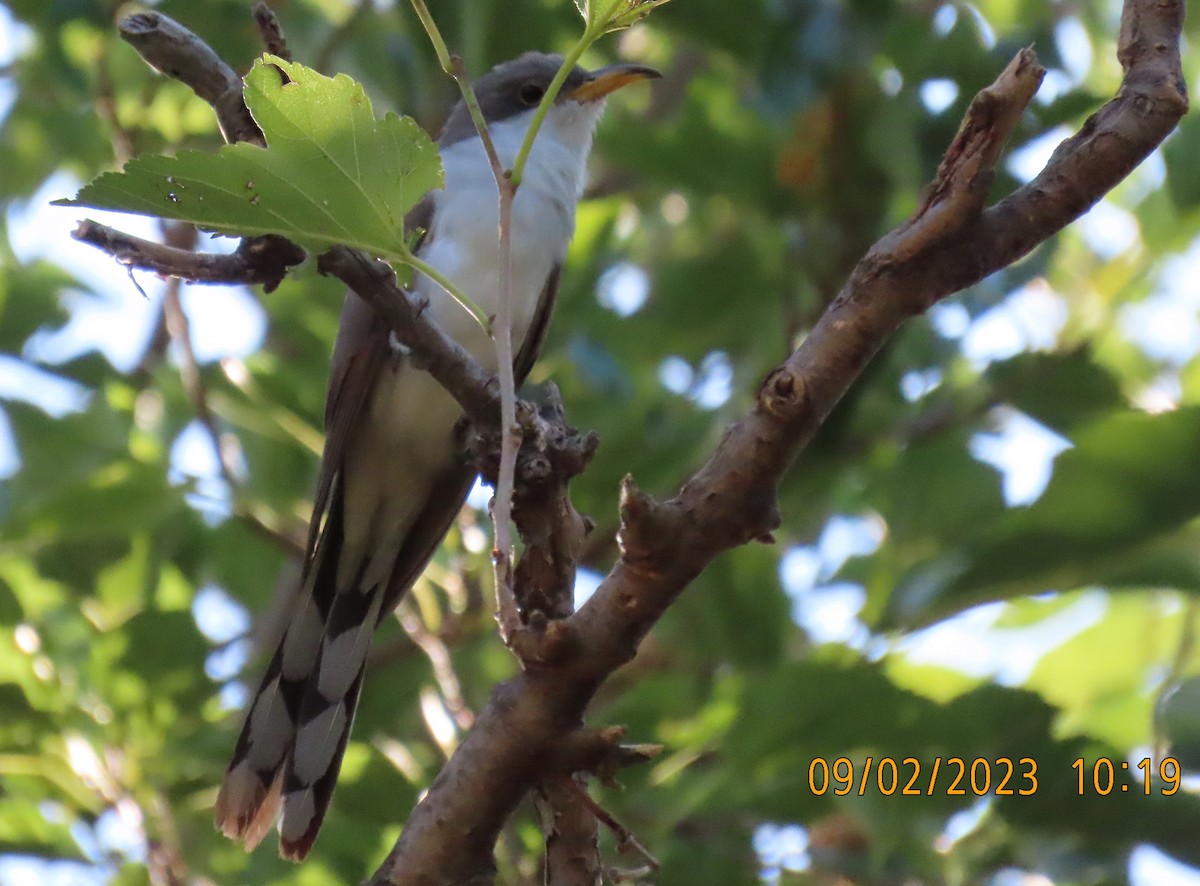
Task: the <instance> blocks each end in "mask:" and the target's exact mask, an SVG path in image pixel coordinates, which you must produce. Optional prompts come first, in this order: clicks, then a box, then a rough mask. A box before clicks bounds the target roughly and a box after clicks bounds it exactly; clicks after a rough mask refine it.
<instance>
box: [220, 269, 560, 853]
mask: <svg viewBox="0 0 1200 886" xmlns="http://www.w3.org/2000/svg"><path fill="white" fill-rule="evenodd" d="M559 271H560V268H558V267H556V268H554V270H553V272H552V273H551V275H550V278H549V280H548V281H547V283H546V287H545V290H544V292H543V293H542V296H541V299H540V301H539V305H538V310H537V312H536V314H535V317H534V321H533V323H532V324H531V327H530V329H529V331H528V333H527V334H526V336H525V340H524V342H523V346H522V347H521V349H520V351H519V353H518V354H517V359H516V361H515V365H514V371H515V375H516V377H517V379H518V383H519V382H520V381H521V380H523V379H524V378H525V376H526V375H527V374H528V373H529V370H530V368H531V367H532V365H533V362H534V359H535V358H536V355H537V352H538V350H540V347H541V343H542V340H543V338H544V336H545V330H546V326H547V325H548V323H549V319H550V313H551V311H552V308H553V303H554V294H555V292H556V291H557V288H558V279H559ZM387 337H388V330H387V329H386V328H385V327H384V326H383V325H382V323H381V322H380V321H379V320H378V319H377V317H376V315H375V312H374V310H373V309H372V308H371V307H370V306H369V305H367V304H366V302H363V301H362V300H361V299H359V298H358V296H356V295H354V294H348V295H347V297H346V305H345V307H344V308H343V312H342V321H341V329H340V331H339V336H338V345H337V346H336V347H335V349H334V356H333V363H332V373H331V380H330V391H329V398H328V404H327V409H326V416H325V424H326V440H327V442H326V448H325V452H324V455H323V458H322V463H321V475H320V479H319V480H318V484H317V493H316V499H315V502H314V514H313V524H312V528H311V530H310V533H309V540H308V551H309V553H308V556H307V557H306V558H305V568H304V571H303V574H302V576H301V589H300V595H299V598H298V606H299V608H298V609H297V611H296V612H295V613H294V614H293V616H292V620H291V622H290V624H289V625H288V628H287V632H286V633H285V634H284V636H283V639H282V640H281V641H280V643H279V647H278V648H277V649H276V650H275V654H274V656H272V658H271V662H270V664H269V665H268V667H267V671H266V674H265V675H264V676H263V679H262V683H261V684H260V685H259V688H258V691H257V692H256V693H255V696H254V700H253V701H252V702H251V705H250V708H249V711H248V712H247V714H246V721H245V724H244V725H243V727H242V731H241V734H240V735H239V736H238V740H237V745H236V747H235V749H234V754H233V760H232V762H231V763H230V764H229V769H228V770H227V771H226V773H225V780H224V782H223V783H222V785H221V789H220V792H219V793H218V795H217V804H216V824H217V827H218V828H219V829H220V830H221V831H222V832H223V833H224V834H225V835H226V836H228V837H230V838H232V839H235V840H240V841H241V842H243V843H244V844H245V845H246V847H247V849H253V848H254V847H255V846H257V845H258V844H259V843H260V842H261V841H262V839H263V838H264V837H265V836H266V835H267V832H268V831H270V829H271V826H272V825H273V824H274V823H275V821H276V820H277V819H278V820H279V835H280V838H279V851H280V854H281V855H282V856H283V857H284V858H289V859H292V860H297V861H298V860H300V859H303V858H304V857H305V856H306V855H307V854H308V852H309V850H310V849H311V848H312V845H313V841H314V840H316V836H317V831H318V830H319V829H320V827H321V822H322V820H323V819H324V817H325V812H326V810H327V809H328V808H329V803H330V800H331V798H332V795H333V788H334V785H335V783H336V781H337V775H338V770H339V769H340V768H341V763H342V756H343V755H344V753H345V751H346V743H347V742H348V741H349V738H350V728H351V726H352V725H353V722H354V712H355V708H356V707H357V705H358V699H359V694H360V692H361V689H362V681H363V672H364V669H365V666H366V660H367V652H368V649H369V646H370V641H371V637H372V636H373V634H374V633H375V630H376V628H378V626H379V624H380V623H381V622H382V620H383V619H384V618H386V617H387V616H388V615H389V614H390V613H391V612H392V610H393V609H395V607H396V605H397V604H398V603H399V602H400V598H401V597H402V596H403V595H404V593H405V592H406V591H407V590H408V588H409V587H410V586H411V585H412V583H413V582H414V581H415V580H416V578H417V577H418V576H419V575H420V573H421V570H423V569H424V568H425V564H426V563H427V562H428V561H429V559H430V557H432V556H433V553H434V551H435V550H436V549H437V546H438V545H439V544H440V543H441V540H442V538H443V537H444V536H445V534H446V532H447V531H448V530H449V528H450V525H451V523H452V522H453V520H454V517H455V516H456V515H457V514H458V511H459V509H460V508H461V507H462V504H463V502H464V500H465V499H466V497H467V492H468V491H469V490H470V488H471V484H472V483H473V482H474V478H475V472H474V471H473V470H472V469H471V467H470V466H469V465H468V463H467V461H466V458H465V455H464V454H462V453H461V452H459V451H457V447H456V452H455V454H454V455H453V457H451V458H449V460H448V463H447V465H446V467H445V469H444V470H443V471H442V473H441V474H440V475H439V476H438V477H437V478H436V479H435V480H434V482H433V484H432V486H431V488H430V490H429V493H428V495H427V496H426V497H425V501H424V503H423V505H422V506H421V507H420V509H419V510H418V511H417V513H416V514H415V519H414V520H413V521H412V523H411V525H410V526H409V528H408V530H407V532H406V534H405V536H404V538H403V541H402V542H401V543H400V545H399V548H398V550H397V552H396V559H395V562H394V565H393V566H392V568H391V573H390V575H389V576H388V578H387V580H386V582H379V581H375V582H374V583H373V584H370V585H367V586H364V578H365V574H366V573H367V572H368V570H367V566H366V564H367V562H369V561H370V559H371V557H370V555H369V554H367V555H366V556H365V557H364V552H363V551H362V550H361V549H359V548H357V547H356V546H354V545H349V546H348V545H347V544H346V539H345V515H346V507H347V504H346V500H345V499H346V496H345V493H344V484H343V481H342V468H343V466H344V465H345V463H346V458H347V452H346V450H347V447H348V443H347V441H349V440H350V439H351V434H350V433H349V431H350V429H351V427H352V426H353V424H354V423H355V422H357V421H358V419H359V417H360V416H361V414H362V410H364V409H366V408H369V407H368V400H369V397H370V392H371V390H372V389H373V387H374V384H375V380H376V378H377V375H378V373H380V372H408V371H414V370H413V369H412V368H411V367H410V366H408V365H406V361H396V360H395V359H394V358H393V357H391V356H389V354H390V353H391V350H390V348H389V347H388V344H387ZM344 342H355V343H356V344H357V345H358V346H357V347H355V348H350V347H347V346H345V345H344ZM322 518H323V524H322ZM348 547H352V548H355V550H354V551H349V550H347V548H348ZM347 558H350V559H352V560H354V561H357V562H355V563H354V564H353V566H352V567H351V565H350V564H347V563H344V562H343V561H344V560H346V559H347ZM350 568H353V569H354V570H355V571H354V573H352V575H353V576H354V577H353V579H352V580H350V581H348V582H345V583H344V586H341V587H340V586H339V575H342V574H343V573H345V572H346V571H347V570H348V569H350Z"/></svg>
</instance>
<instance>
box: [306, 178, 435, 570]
mask: <svg viewBox="0 0 1200 886" xmlns="http://www.w3.org/2000/svg"><path fill="white" fill-rule="evenodd" d="M433 204H434V194H433V193H432V192H430V193H429V194H426V195H425V197H424V198H423V199H422V200H421V202H419V203H418V204H417V205H416V206H414V207H413V208H412V210H411V211H410V212H409V213H408V215H407V216H405V219H404V225H405V228H406V229H407V230H410V231H413V230H417V229H420V230H422V231H424V232H425V233H423V234H422V235H421V238H420V239H419V240H418V241H417V242H416V243H414V244H413V249H416V248H418V247H419V246H420V245H422V244H423V243H425V242H427V241H428V236H429V235H428V232H427V231H428V228H429V224H430V221H431V220H432V217H433ZM388 332H389V330H388V328H387V326H386V324H384V322H383V321H382V320H380V319H379V317H378V316H377V315H376V313H375V309H374V308H372V307H371V306H370V305H369V304H367V303H366V302H365V301H363V300H362V299H361V298H360V297H359V296H358V295H356V294H355V293H354V292H350V291H348V292H347V293H346V298H345V301H344V302H343V303H342V315H341V319H340V320H339V322H338V334H337V339H336V340H335V341H334V344H333V356H332V358H331V359H330V362H329V387H328V390H327V391H326V394H325V449H324V451H323V452H322V453H321V469H320V473H319V474H318V475H317V490H316V493H315V495H314V496H313V515H312V522H311V523H310V524H309V527H308V545H307V548H306V553H305V558H304V570H305V574H306V575H307V573H308V570H309V569H310V568H311V567H312V560H313V556H314V554H315V553H316V549H317V539H318V537H319V535H320V528H321V525H322V523H323V521H324V519H325V518H326V517H327V516H328V513H329V502H330V495H331V493H332V492H333V484H334V481H335V480H336V478H337V475H338V471H339V470H340V469H341V465H342V463H343V459H344V458H345V455H346V446H347V444H348V442H349V440H350V438H351V435H352V433H353V429H354V426H355V425H356V424H358V419H359V416H360V415H361V414H362V410H363V408H364V407H365V406H366V404H367V402H368V400H369V399H370V396H371V391H372V390H373V389H374V387H375V381H376V379H377V378H378V377H379V371H380V368H381V367H382V366H383V365H384V363H385V362H386V360H387V356H388V352H389V347H388Z"/></svg>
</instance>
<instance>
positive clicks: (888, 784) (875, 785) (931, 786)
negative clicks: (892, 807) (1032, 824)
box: [808, 757, 1182, 797]
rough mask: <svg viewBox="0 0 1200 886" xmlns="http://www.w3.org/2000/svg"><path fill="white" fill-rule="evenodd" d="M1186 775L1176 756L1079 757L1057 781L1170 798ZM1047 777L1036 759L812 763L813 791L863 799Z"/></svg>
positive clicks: (1001, 793)
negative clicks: (1156, 758)
mask: <svg viewBox="0 0 1200 886" xmlns="http://www.w3.org/2000/svg"><path fill="white" fill-rule="evenodd" d="M1181 776H1182V773H1181V770H1180V768H1179V761H1178V760H1176V759H1175V758H1174V757H1163V758H1162V759H1161V760H1159V761H1158V762H1157V764H1156V763H1155V762H1154V761H1153V760H1151V759H1150V758H1149V757H1143V758H1142V759H1141V760H1138V761H1136V762H1132V763H1131V762H1128V761H1125V760H1117V761H1114V760H1112V759H1110V758H1108V757H1097V758H1096V759H1094V760H1085V759H1084V758H1083V757H1077V758H1075V760H1074V761H1073V762H1072V763H1071V766H1070V771H1069V772H1067V773H1058V772H1055V773H1054V774H1053V779H1054V781H1056V782H1060V783H1061V779H1063V778H1066V777H1069V778H1070V780H1071V787H1073V788H1074V790H1075V793H1076V794H1077V795H1079V796H1084V795H1086V794H1094V795H1097V796H1101V797H1106V796H1108V795H1109V794H1129V793H1141V794H1145V795H1146V796H1149V795H1150V794H1158V795H1161V796H1163V797H1169V796H1171V795H1172V794H1174V793H1176V792H1178V791H1179V786H1180V779H1181ZM1048 777H1050V776H1048V775H1047V774H1046V772H1044V771H1042V770H1040V769H1039V768H1038V764H1037V761H1036V760H1034V759H1033V758H1032V757H1019V758H1013V757H995V758H986V757H975V758H964V757H934V758H933V759H932V760H926V761H921V760H918V759H917V758H916V757H904V758H902V759H899V760H897V759H896V758H895V757H880V758H878V759H876V758H874V757H864V758H860V759H858V760H851V759H850V758H849V757H838V758H836V759H834V760H828V759H826V758H825V757H814V758H813V761H812V762H811V763H809V765H808V789H809V790H810V791H812V793H813V794H815V795H816V796H822V795H824V794H833V795H835V796H838V797H845V796H847V795H849V794H856V795H857V796H859V797H863V796H866V794H867V793H868V792H871V793H878V794H881V795H883V796H885V797H890V796H893V795H896V796H901V797H919V796H926V797H932V796H933V795H934V794H935V793H940V794H945V795H946V796H948V797H965V796H967V795H972V796H976V797H982V796H985V795H994V796H998V797H1006V796H1008V797H1011V796H1020V797H1028V796H1032V795H1033V794H1036V793H1037V792H1038V791H1039V790H1040V789H1041V787H1042V783H1043V780H1044V779H1046V778H1048ZM1135 778H1136V779H1137V780H1136V781H1135V780H1134V779H1135ZM1056 787H1057V785H1056Z"/></svg>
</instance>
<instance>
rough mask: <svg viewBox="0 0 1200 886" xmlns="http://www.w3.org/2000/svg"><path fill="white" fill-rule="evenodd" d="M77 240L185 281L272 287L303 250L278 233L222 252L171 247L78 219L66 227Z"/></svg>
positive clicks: (125, 261)
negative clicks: (75, 223)
mask: <svg viewBox="0 0 1200 886" xmlns="http://www.w3.org/2000/svg"><path fill="white" fill-rule="evenodd" d="M71 236H72V237H74V238H75V239H76V240H78V241H79V242H81V243H87V244H89V245H90V246H95V247H96V248H97V249H100V250H103V251H104V252H107V253H108V254H109V255H111V256H112V257H113V258H115V259H116V260H117V261H118V262H119V263H120V264H123V265H125V266H126V267H129V268H136V269H138V270H143V271H153V272H154V273H156V274H161V275H162V276H164V277H178V278H181V279H183V280H186V281H187V282H189V283H212V284H217V285H235V284H246V285H253V284H256V283H261V284H262V285H263V288H264V289H265V290H266V291H267V292H272V291H273V290H274V289H275V288H276V287H277V286H278V285H279V284H280V282H282V280H283V278H284V276H285V275H286V274H287V269H288V268H289V267H290V266H292V265H296V264H299V263H300V262H302V261H303V260H304V250H302V249H301V248H300V247H298V246H296V245H295V244H294V243H291V242H290V241H288V240H285V239H283V238H282V237H274V236H268V237H247V238H246V239H244V240H243V241H242V242H241V245H239V246H238V248H237V250H236V251H234V252H232V253H229V254H228V255H224V254H222V255H217V254H213V253H207V252H194V251H193V250H190V249H176V248H174V247H172V246H169V245H167V244H163V243H156V242H154V241H153V240H145V239H143V238H141V237H135V236H133V235H132V234H126V233H125V232H124V231H118V230H116V229H115V228H110V227H109V226H108V225H102V224H100V223H99V222H95V221H92V220H91V219H84V220H83V221H81V222H79V224H78V225H76V226H75V230H74V231H73V232H72V233H71Z"/></svg>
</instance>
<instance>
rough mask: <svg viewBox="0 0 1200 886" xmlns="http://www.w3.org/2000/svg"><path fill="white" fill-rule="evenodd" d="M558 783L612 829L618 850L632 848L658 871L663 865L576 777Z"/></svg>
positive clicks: (622, 850)
mask: <svg viewBox="0 0 1200 886" xmlns="http://www.w3.org/2000/svg"><path fill="white" fill-rule="evenodd" d="M558 784H560V785H561V786H562V787H563V788H564V789H565V790H566V791H567V792H568V793H570V794H572V795H573V796H574V797H575V799H576V801H578V802H579V803H580V804H582V805H583V806H585V807H587V809H588V810H589V811H590V812H591V813H592V815H594V816H596V819H597V820H598V821H599V822H600V823H601V824H603V825H604V826H605V827H606V828H608V829H609V830H610V831H612V834H613V836H614V837H616V838H617V850H618V851H620V852H625V851H627V850H630V851H633V852H636V853H637V854H638V855H640V856H641V857H642V858H643V859H645V861H646V864H648V865H649V866H650V869H651V870H654V871H657V870H658V869H659V868H661V867H662V865H661V864H659V861H658V859H657V858H655V857H654V856H653V855H652V854H651V853H650V850H649V849H647V848H646V847H645V846H643V845H642V841H641V840H639V839H638V838H637V836H636V835H635V834H634V833H633V831H631V830H629V828H627V827H625V825H623V824H621V823H620V822H619V821H617V820H616V818H614V817H613V815H612V813H611V812H609V811H608V810H607V809H605V808H604V807H603V806H601V805H600V804H599V803H597V802H596V801H595V799H593V797H592V795H591V794H589V793H588V792H587V790H586V789H584V788H583V787H582V786H581V785H580V784H579V783H578V782H577V781H576V780H575V779H573V778H570V777H568V776H562V777H560V778H559V779H558Z"/></svg>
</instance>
